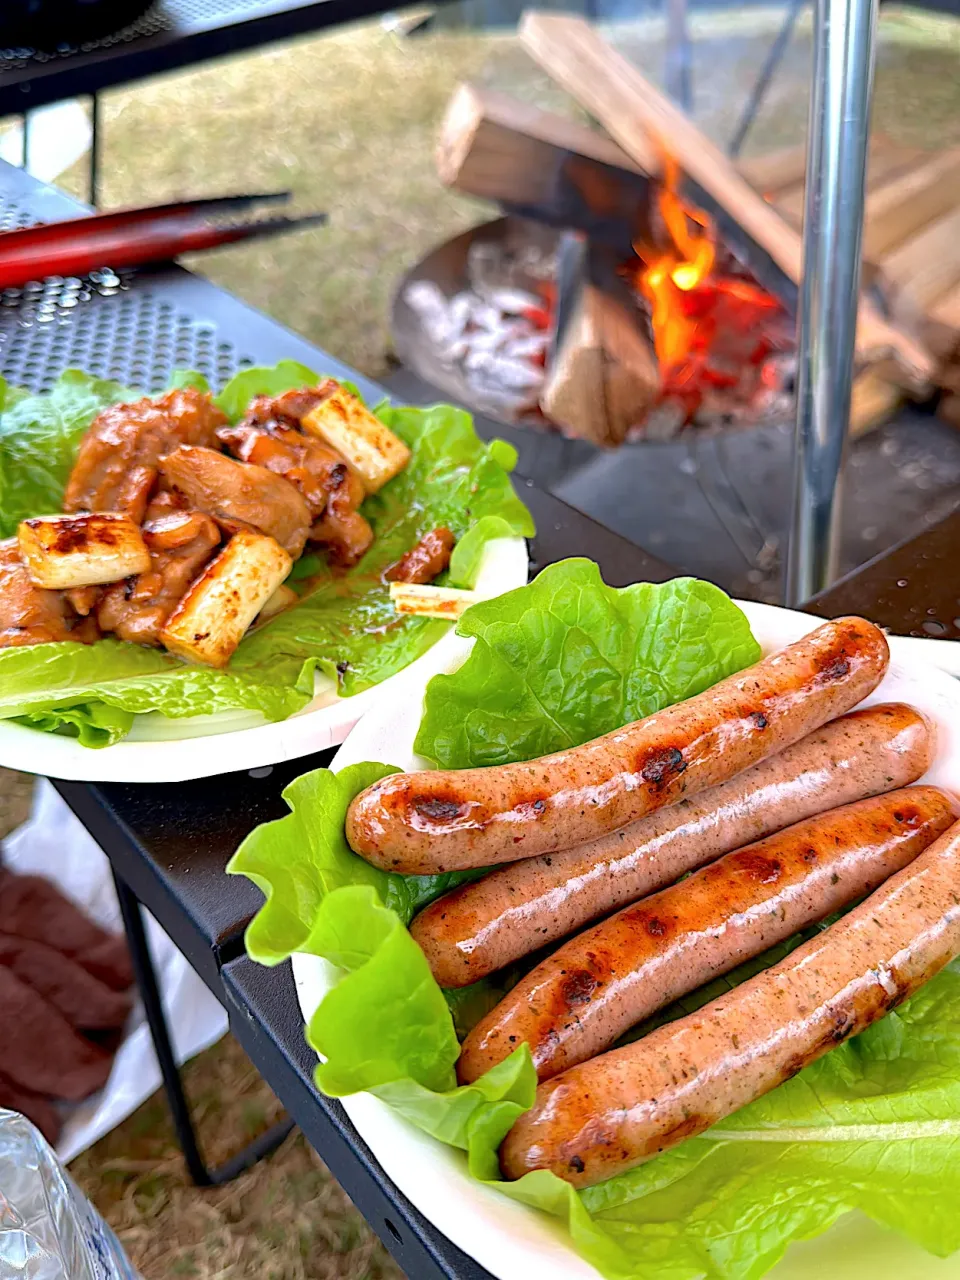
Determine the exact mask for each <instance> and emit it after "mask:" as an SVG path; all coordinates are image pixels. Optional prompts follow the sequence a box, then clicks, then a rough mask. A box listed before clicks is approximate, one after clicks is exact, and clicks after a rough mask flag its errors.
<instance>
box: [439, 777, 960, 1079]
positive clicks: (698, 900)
mask: <svg viewBox="0 0 960 1280" xmlns="http://www.w3.org/2000/svg"><path fill="white" fill-rule="evenodd" d="M958 817H960V807H958V806H957V804H956V803H955V802H954V800H953V799H952V798H951V797H950V796H948V795H947V794H946V793H945V792H943V791H940V790H939V789H938V788H937V787H904V788H902V789H901V790H899V791H891V792H890V794H889V795H884V796H875V797H873V798H872V799H870V800H859V801H857V803H856V804H848V805H845V806H844V807H843V808H842V809H831V810H830V811H829V812H828V813H821V814H819V815H818V816H817V817H815V818H808V819H807V820H806V821H805V822H798V823H796V825H795V826H792V827H788V828H787V829H786V831H780V832H778V833H777V834H776V835H773V836H768V837H767V839H766V840H759V841H757V843H756V844H751V845H747V847H746V848H745V849H738V850H737V852H736V853H728V854H727V856H726V857H725V858H721V859H720V861H719V862H714V863H712V864H711V865H710V866H709V867H704V868H703V870H702V871H697V872H696V873H695V874H694V875H692V876H690V877H688V879H686V880H681V881H680V882H679V884H675V885H672V886H671V887H670V888H669V889H662V890H661V891H660V893H655V894H653V895H652V897H649V898H644V899H643V900H642V901H641V902H636V903H634V904H633V906H630V907H627V908H626V910H624V911H620V912H618V913H617V915H615V916H611V917H610V919H609V920H604V921H603V922H602V923H601V924H598V925H595V926H594V927H593V928H592V929H588V930H587V931H586V933H581V934H580V935H579V937H576V938H572V939H571V940H570V941H569V942H568V943H566V944H565V945H564V946H562V947H561V948H560V949H559V950H558V951H556V952H554V954H553V955H552V956H550V957H548V959H546V960H544V961H543V963H542V964H539V965H537V967H536V968H535V969H533V970H532V971H531V972H530V973H528V974H527V976H526V977H525V978H524V979H523V980H522V981H521V982H519V983H517V985H516V986H515V987H514V988H513V989H512V990H511V991H509V992H508V993H507V995H506V996H505V997H504V998H503V1000H501V1001H500V1003H499V1004H498V1005H497V1006H496V1008H494V1009H492V1010H491V1011H490V1013H488V1014H487V1016H486V1017H485V1018H483V1019H481V1021H480V1022H478V1023H477V1025H476V1026H475V1027H474V1028H473V1030H472V1031H471V1032H470V1034H469V1035H468V1036H467V1038H466V1039H465V1040H464V1042H463V1048H462V1050H461V1053H460V1060H459V1062H458V1063H457V1075H458V1076H459V1078H460V1081H461V1083H464V1084H470V1083H472V1081H474V1080H476V1079H477V1078H478V1077H479V1076H482V1075H483V1073H484V1072H485V1071H488V1070H489V1069H490V1068H491V1067H493V1066H496V1064H497V1063H498V1062H502V1061H503V1059H504V1058H506V1057H509V1055H510V1054H511V1053H512V1052H513V1050H514V1049H515V1048H516V1047H517V1045H519V1044H522V1043H523V1042H524V1041H526V1043H527V1044H528V1045H529V1046H530V1052H531V1053H532V1055H533V1062H534V1066H535V1067H536V1068H537V1077H538V1079H540V1080H549V1079H550V1078H551V1077H552V1076H556V1075H559V1074H560V1072H561V1071H566V1070H567V1069H568V1068H569V1067H573V1066H576V1064H577V1063H578V1062H585V1061H586V1060H587V1059H588V1058H594V1057H596V1055H597V1054H598V1053H603V1052H604V1051H605V1050H606V1049H609V1048H610V1046H611V1045H613V1044H615V1043H616V1042H617V1040H619V1039H620V1037H621V1036H622V1035H623V1034H624V1033H625V1032H626V1031H629V1029H630V1028H631V1027H634V1026H636V1025H637V1023H638V1022H642V1021H643V1019H644V1018H648V1017H650V1015H651V1014H652V1013H655V1012H656V1011H657V1009H662V1008H664V1006H665V1005H668V1004H670V1003H672V1001H674V1000H677V999H679V997H680V996H682V995H685V994H686V993H687V992H689V991H693V990H695V989H696V988H697V987H701V986H703V985H704V983H707V982H710V981H711V980H712V979H713V978H716V977H718V976H719V975H720V974H722V973H728V972H729V971H730V970H731V969H733V968H734V967H735V966H736V965H738V964H741V963H742V962H743V961H744V960H749V959H750V958H751V957H753V956H758V955H760V954H762V952H764V951H766V950H767V949H768V948H769V947H772V946H774V945H775V944H776V943H778V942H782V941H783V940H784V939H786V938H791V937H792V936H793V935H794V934H795V933H797V932H798V930H800V929H803V928H806V926H807V925H809V924H812V923H813V922H814V921H815V920H822V919H823V918H824V916H828V915H830V914H831V913H832V912H834V911H839V910H840V908H841V907H844V906H846V905H847V904H848V903H850V902H853V901H855V899H857V898H861V897H863V895H864V894H866V893H871V892H872V891H873V890H874V889H876V888H877V886H878V885H880V884H882V883H883V882H884V880H886V879H888V878H889V877H890V876H891V875H892V874H893V873H894V872H895V871H899V870H900V869H901V867H905V866H906V865H907V863H909V862H912V861H913V859H914V858H916V857H917V855H918V854H920V853H922V852H923V850H924V849H925V848H926V847H927V846H928V845H930V844H932V843H933V841H934V840H936V838H937V836H940V835H942V834H943V832H944V831H946V829H947V828H948V827H949V826H951V825H952V824H953V823H954V822H955V821H956V820H957V818H958Z"/></svg>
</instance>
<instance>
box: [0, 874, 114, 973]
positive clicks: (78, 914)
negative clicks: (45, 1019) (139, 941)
mask: <svg viewBox="0 0 960 1280" xmlns="http://www.w3.org/2000/svg"><path fill="white" fill-rule="evenodd" d="M0 933H12V934H13V935H14V936H15V937H18V938H31V939H33V941H35V942H46V943H48V944H49V945H50V946H54V947H56V948H57V950H58V951H62V952H63V954H64V955H65V956H70V957H71V959H73V960H76V961H77V962H78V963H79V964H81V965H82V966H83V967H84V969H86V971H87V973H92V974H93V976H94V977H95V978H99V979H100V981H101V982H104V983H106V985H107V986H108V987H110V988H111V990H113V991H126V990H127V989H128V987H130V986H132V985H133V969H132V968H131V967H130V956H129V953H128V952H127V944H126V942H125V941H124V940H123V938H121V937H118V936H117V935H116V934H113V933H107V931H106V930H105V929H101V928H100V926H99V925H96V924H94V923H93V921H92V920H88V919H87V917H86V916H85V915H84V914H83V912H82V911H80V910H79V908H78V907H75V906H74V905H73V903H72V902H70V901H69V900H68V899H67V898H65V897H64V896H63V894H62V893H61V892H60V890H59V889H58V888H57V887H56V885H55V884H52V883H51V882H50V881H49V880H44V879H43V877H42V876H16V875H13V874H12V873H11V872H10V871H7V870H4V869H3V868H0Z"/></svg>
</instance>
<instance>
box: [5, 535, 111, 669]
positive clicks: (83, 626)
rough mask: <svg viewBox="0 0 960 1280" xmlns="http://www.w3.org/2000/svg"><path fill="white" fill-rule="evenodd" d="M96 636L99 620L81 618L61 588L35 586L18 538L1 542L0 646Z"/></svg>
mask: <svg viewBox="0 0 960 1280" xmlns="http://www.w3.org/2000/svg"><path fill="white" fill-rule="evenodd" d="M96 638H97V629H96V624H95V623H94V622H93V620H92V619H89V620H84V621H81V620H80V619H79V618H78V617H77V615H76V614H75V613H74V611H73V610H72V609H71V608H70V605H69V603H68V601H67V600H66V599H65V598H64V595H63V593H62V592H60V591H46V590H44V588H43V587H37V586H34V584H33V582H32V581H31V579H30V574H29V573H28V572H27V568H26V566H25V565H24V563H23V561H22V560H21V559H20V548H19V546H18V544H17V540H16V538H8V539H7V541H6V542H0V648H7V647H9V646H11V645H21V644H43V643H44V642H45V641H48V640H83V641H88V642H89V641H93V640H96Z"/></svg>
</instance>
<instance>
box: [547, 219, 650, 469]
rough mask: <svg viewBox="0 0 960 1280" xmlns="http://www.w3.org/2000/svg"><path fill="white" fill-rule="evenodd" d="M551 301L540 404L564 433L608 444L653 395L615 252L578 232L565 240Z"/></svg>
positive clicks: (646, 348)
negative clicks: (551, 340)
mask: <svg viewBox="0 0 960 1280" xmlns="http://www.w3.org/2000/svg"><path fill="white" fill-rule="evenodd" d="M558 298H559V305H558V311H557V335H556V340H555V344H554V350H553V354H552V355H551V358H550V361H549V364H548V367H547V378H546V382H545V383H544V387H543V391H542V393H541V396H540V407H541V409H542V410H543V412H544V413H545V414H546V416H547V417H548V418H550V419H551V421H553V422H555V423H556V424H557V425H558V426H559V427H560V428H561V429H562V430H563V432H564V434H565V435H569V436H577V437H579V438H580V439H583V440H590V441H591V442H592V443H593V444H596V445H599V446H600V447H602V448H613V447H615V446H616V445H619V444H622V443H623V440H624V439H625V437H626V435H627V432H628V431H629V430H630V428H631V427H633V426H636V425H638V424H639V423H641V422H642V421H643V420H644V418H645V417H646V414H647V411H648V409H649V408H650V406H651V405H652V404H653V402H654V400H655V399H656V398H657V396H658V394H659V391H660V370H659V366H658V364H657V358H656V355H655V354H654V350H653V345H652V343H651V342H650V341H649V340H648V339H647V337H646V336H645V334H644V332H643V327H642V325H641V322H640V313H639V311H638V308H637V306H636V303H635V302H634V300H633V298H632V296H631V295H630V293H629V290H628V289H627V288H626V286H625V285H624V283H623V281H622V280H621V279H620V277H619V275H618V274H617V262H616V259H615V257H612V256H610V255H609V254H608V253H607V251H606V250H605V248H604V247H603V246H601V245H597V244H596V243H595V242H593V241H588V240H587V238H586V237H585V236H582V235H580V234H575V233H571V234H569V235H568V236H566V237H565V238H564V243H563V246H562V248H561V254H560V269H559V273H558Z"/></svg>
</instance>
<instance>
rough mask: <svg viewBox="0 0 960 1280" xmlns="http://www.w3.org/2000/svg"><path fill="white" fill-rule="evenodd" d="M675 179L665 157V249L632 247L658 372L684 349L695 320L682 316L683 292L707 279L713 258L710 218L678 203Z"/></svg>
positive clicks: (661, 200)
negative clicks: (667, 242)
mask: <svg viewBox="0 0 960 1280" xmlns="http://www.w3.org/2000/svg"><path fill="white" fill-rule="evenodd" d="M678 177H679V175H678V172H677V166H676V163H675V162H674V161H673V160H672V159H670V158H669V157H667V158H665V160H664V166H663V184H662V186H661V187H660V188H659V190H658V195H657V204H658V208H659V210H660V216H661V218H662V219H663V224H664V226H665V228H666V230H667V232H668V234H669V236H670V239H671V241H672V243H671V244H670V245H669V246H668V247H667V248H665V249H664V248H659V247H656V246H653V245H642V244H637V245H634V248H635V249H636V251H637V255H638V257H639V258H640V260H641V261H642V262H643V263H644V270H643V271H642V272H641V273H640V278H639V284H640V289H641V291H642V292H643V294H644V296H645V297H647V298H648V299H649V301H650V304H651V320H652V325H653V339H654V346H655V347H656V352H657V357H658V359H659V360H660V364H661V367H662V368H663V369H664V370H666V369H668V368H670V367H671V366H673V365H676V364H678V363H679V362H680V361H681V360H683V358H684V356H686V354H687V352H688V351H689V350H690V347H691V345H692V343H693V335H694V331H695V329H696V321H695V320H694V319H693V318H692V317H690V316H689V315H688V314H687V308H686V307H685V306H684V299H683V295H684V294H685V293H689V292H690V291H691V290H693V289H696V288H697V286H698V285H699V284H701V283H702V282H703V281H704V280H705V279H706V278H707V276H708V275H709V274H710V272H711V270H712V269H713V263H714V259H715V257H716V247H715V244H714V238H713V226H712V223H711V221H710V218H709V217H708V216H707V214H705V213H704V212H703V211H702V210H700V209H694V208H691V207H689V206H687V205H685V204H684V203H683V201H682V200H681V199H680V196H679V195H678V193H677V188H678V185H679V183H678Z"/></svg>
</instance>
